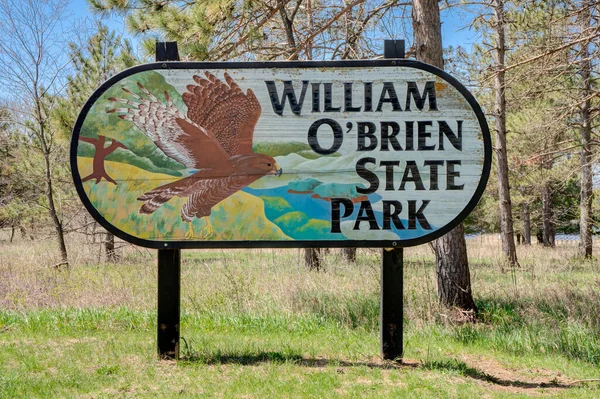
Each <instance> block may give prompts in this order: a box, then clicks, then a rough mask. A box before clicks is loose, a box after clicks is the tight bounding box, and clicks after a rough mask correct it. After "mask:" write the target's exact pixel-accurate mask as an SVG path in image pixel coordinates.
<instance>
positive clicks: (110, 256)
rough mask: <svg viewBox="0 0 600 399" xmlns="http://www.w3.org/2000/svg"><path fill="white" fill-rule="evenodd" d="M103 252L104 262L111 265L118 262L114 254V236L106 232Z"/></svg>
mask: <svg viewBox="0 0 600 399" xmlns="http://www.w3.org/2000/svg"><path fill="white" fill-rule="evenodd" d="M104 252H105V253H106V260H107V261H108V262H111V263H115V262H117V261H118V260H119V258H118V256H117V253H116V252H115V236H114V234H113V233H109V232H108V231H107V232H106V237H105V241H104Z"/></svg>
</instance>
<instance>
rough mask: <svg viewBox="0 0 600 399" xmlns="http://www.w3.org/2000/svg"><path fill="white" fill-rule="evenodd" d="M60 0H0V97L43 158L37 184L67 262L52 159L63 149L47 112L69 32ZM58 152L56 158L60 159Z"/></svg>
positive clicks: (51, 107) (53, 99) (60, 81)
mask: <svg viewBox="0 0 600 399" xmlns="http://www.w3.org/2000/svg"><path fill="white" fill-rule="evenodd" d="M67 5H68V2H67V1H64V0H48V1H43V2H42V1H37V0H18V1H17V0H1V1H0V35H2V42H1V43H0V61H1V62H2V65H3V66H2V68H1V69H0V83H1V84H2V86H3V91H2V97H3V100H4V102H5V103H6V104H7V105H6V108H7V109H8V110H9V111H10V112H11V114H12V119H13V121H14V123H15V126H17V127H18V128H19V129H20V131H21V132H22V133H23V134H25V135H27V136H28V137H29V140H30V142H29V144H30V146H31V147H32V148H33V149H35V150H36V151H37V152H38V153H39V154H40V155H41V156H42V158H43V168H42V169H43V170H42V173H41V175H40V176H38V177H39V179H40V180H38V182H37V184H39V185H41V186H43V187H44V194H45V199H46V201H45V204H43V206H45V207H46V209H47V212H48V215H49V217H50V219H51V220H52V224H53V227H54V231H55V233H56V239H57V245H58V250H59V254H60V263H61V264H67V265H68V255H67V247H66V245H65V239H64V226H63V218H62V215H61V210H60V202H59V201H58V200H59V198H57V194H58V192H57V188H56V180H55V166H57V165H55V164H54V162H55V160H56V158H57V154H58V153H59V152H61V151H64V150H65V144H66V143H64V142H61V141H60V140H59V137H58V134H57V130H56V129H55V128H54V126H52V124H51V123H50V122H51V115H52V112H53V110H54V108H55V107H56V104H57V103H56V98H57V96H58V95H59V94H60V93H61V91H62V89H63V81H64V80H63V79H64V74H65V68H66V66H67V65H68V62H69V60H68V58H67V57H65V54H64V48H65V47H66V43H65V40H68V37H69V32H68V31H67V30H66V29H65V25H64V18H65V16H66V12H67ZM64 156H65V155H64V153H63V155H61V156H60V158H63V159H64Z"/></svg>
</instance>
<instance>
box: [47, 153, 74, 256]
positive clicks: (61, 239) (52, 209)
mask: <svg viewBox="0 0 600 399" xmlns="http://www.w3.org/2000/svg"><path fill="white" fill-rule="evenodd" d="M44 165H45V167H46V171H45V172H46V173H45V178H46V198H47V199H48V212H49V213H50V217H51V218H52V222H53V224H54V230H56V240H57V242H58V249H59V251H60V259H61V263H64V264H66V265H68V264H69V260H68V255H67V246H66V245H65V232H64V229H63V225H62V222H61V220H60V218H59V217H58V211H57V210H56V205H55V203H54V189H53V187H52V169H51V166H50V154H49V153H46V151H44Z"/></svg>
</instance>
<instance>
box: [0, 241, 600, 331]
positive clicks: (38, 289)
mask: <svg viewBox="0 0 600 399" xmlns="http://www.w3.org/2000/svg"><path fill="white" fill-rule="evenodd" d="M2 233H3V234H4V236H3V235H0V253H1V256H0V307H2V308H3V309H13V310H26V309H32V308H40V307H61V308H70V307H99V306H108V307H118V306H126V307H130V308H133V309H145V310H153V309H154V307H155V303H156V255H155V251H153V250H148V249H144V248H139V247H135V246H132V245H129V244H125V243H121V244H119V246H120V249H119V253H120V256H121V258H122V261H121V262H120V263H119V264H107V263H103V262H102V247H101V245H100V244H98V243H96V244H90V243H87V242H86V240H85V238H84V237H83V236H81V235H71V236H69V238H68V243H69V254H70V260H71V267H70V268H69V269H66V268H64V267H60V268H55V267H53V266H54V265H55V262H56V259H57V258H58V257H57V256H56V251H55V245H54V242H53V241H52V240H36V241H29V240H24V239H22V238H20V237H17V238H16V239H15V242H13V243H8V241H7V238H8V236H7V232H6V231H4V232H2ZM497 237H498V236H497V235H487V236H482V237H479V238H476V239H471V240H468V251H469V262H470V267H471V276H472V285H473V292H474V295H475V297H476V299H502V300H503V301H517V300H524V299H526V298H529V300H532V299H535V298H548V297H549V296H550V297H556V301H577V300H579V298H580V297H581V295H583V294H584V293H586V292H587V291H590V292H591V291H593V290H594V289H595V290H596V291H597V290H598V288H599V287H600V277H598V275H596V277H595V278H590V272H591V271H593V270H596V271H598V270H600V264H599V262H598V260H592V261H582V260H577V259H576V258H575V256H576V250H577V246H576V245H577V244H576V243H562V242H561V243H559V245H558V246H557V247H556V248H542V247H540V246H537V245H533V246H530V247H525V246H521V247H519V249H518V252H519V259H520V262H521V265H522V267H521V268H519V269H513V270H508V271H506V270H505V271H504V273H502V268H501V267H500V266H501V261H502V259H501V255H500V249H501V247H500V242H499V240H498V239H497ZM594 251H595V253H596V254H599V253H600V245H598V242H596V247H595V248H594ZM302 255H303V254H302V252H301V250H297V249H253V250H185V251H183V267H182V299H183V303H184V308H187V309H190V310H197V311H228V310H233V311H257V312H268V311H271V310H273V309H277V310H282V311H286V312H302V311H304V310H307V309H309V310H314V309H315V308H318V307H322V306H327V305H326V302H327V298H333V297H335V298H341V299H348V300H350V301H352V300H364V299H365V298H371V302H373V301H375V299H373V298H376V297H377V296H378V291H379V250H375V249H359V251H358V262H357V264H350V263H348V262H346V261H345V260H344V259H343V258H342V257H341V255H340V253H339V250H331V251H329V253H328V254H327V255H325V259H324V261H325V269H326V271H325V272H320V273H319V272H314V273H311V272H307V270H306V269H305V267H304V264H303V256H302ZM405 259H406V262H405V270H406V271H405V276H406V277H405V297H406V314H407V317H408V318H409V319H411V320H414V321H415V322H417V323H429V322H434V321H435V322H439V321H442V322H448V320H456V317H451V316H452V315H451V314H449V313H448V310H446V309H441V308H440V307H439V306H438V304H437V301H436V279H435V268H434V266H433V264H434V256H433V253H432V251H431V249H430V248H429V247H428V246H427V245H422V246H418V247H413V248H407V249H405ZM592 275H593V274H592ZM321 310H323V311H327V309H321Z"/></svg>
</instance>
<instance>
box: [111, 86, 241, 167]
mask: <svg viewBox="0 0 600 399" xmlns="http://www.w3.org/2000/svg"><path fill="white" fill-rule="evenodd" d="M138 87H139V88H140V90H141V91H142V93H144V96H141V95H137V94H135V93H133V92H131V91H130V90H127V89H126V88H123V91H124V92H125V93H127V94H129V95H130V96H131V97H132V98H133V100H132V99H124V98H114V97H111V98H109V100H110V101H114V102H117V103H121V104H125V105H126V106H127V107H122V108H114V109H110V110H108V111H107V112H108V113H113V112H115V113H118V114H119V117H120V118H121V119H125V120H128V121H131V122H132V123H133V124H134V125H135V126H137V128H138V129H140V130H141V131H142V133H144V134H145V135H146V136H148V137H149V138H150V139H151V140H152V141H154V143H155V144H156V146H157V147H158V148H160V149H161V150H162V151H163V152H164V153H165V154H166V155H167V156H168V157H170V158H172V159H174V160H176V161H177V162H180V163H182V164H183V165H185V166H186V167H188V168H195V169H200V168H203V167H206V166H209V165H214V164H215V163H219V162H222V161H225V160H227V159H228V158H229V156H228V155H227V153H226V152H225V150H224V149H223V148H222V147H221V145H220V144H219V142H218V141H217V140H216V138H215V137H214V135H212V134H211V133H210V132H208V131H207V130H206V129H204V128H203V127H201V126H197V125H196V124H194V122H192V121H191V120H190V119H188V118H187V117H186V116H185V115H184V114H183V113H182V112H181V111H179V109H177V107H175V105H174V104H173V101H172V99H171V98H170V97H169V94H168V93H167V92H165V101H166V102H162V101H160V100H159V99H158V98H156V97H155V96H154V95H153V94H152V93H150V92H149V91H148V90H147V89H146V88H145V87H144V86H142V84H141V83H139V82H138ZM197 148H201V149H202V150H201V151H198V150H197Z"/></svg>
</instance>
